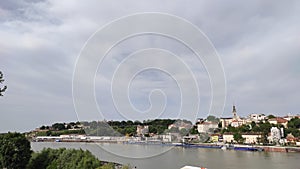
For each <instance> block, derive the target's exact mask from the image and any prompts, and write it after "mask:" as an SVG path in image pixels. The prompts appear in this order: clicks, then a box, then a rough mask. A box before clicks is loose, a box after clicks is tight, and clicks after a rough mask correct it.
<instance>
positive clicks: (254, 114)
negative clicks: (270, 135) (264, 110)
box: [248, 113, 267, 123]
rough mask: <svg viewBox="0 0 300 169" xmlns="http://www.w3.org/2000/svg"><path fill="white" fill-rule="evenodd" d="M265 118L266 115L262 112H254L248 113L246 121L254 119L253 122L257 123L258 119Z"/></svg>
mask: <svg viewBox="0 0 300 169" xmlns="http://www.w3.org/2000/svg"><path fill="white" fill-rule="evenodd" d="M266 119H267V116H266V115H264V114H256V113H252V114H250V115H249V118H248V121H249V122H252V121H254V122H255V123H258V122H260V121H263V122H264V121H265V120H266Z"/></svg>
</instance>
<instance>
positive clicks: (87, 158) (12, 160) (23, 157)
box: [0, 133, 129, 169]
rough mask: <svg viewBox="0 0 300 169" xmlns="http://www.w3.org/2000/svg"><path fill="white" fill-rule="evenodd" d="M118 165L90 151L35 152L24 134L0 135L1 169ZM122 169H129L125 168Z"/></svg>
mask: <svg viewBox="0 0 300 169" xmlns="http://www.w3.org/2000/svg"><path fill="white" fill-rule="evenodd" d="M116 165H118V164H114V163H103V162H101V161H100V160H99V159H97V158H96V157H95V156H94V155H92V154H91V152H89V151H88V150H85V151H84V150H81V149H79V150H75V149H66V148H60V149H50V148H47V149H43V150H42V151H41V152H33V151H31V149H30V142H29V141H28V140H27V139H26V137H25V135H24V134H20V133H6V134H1V135H0V168H7V169H70V168H72V169H82V168H85V169H115V166H116ZM122 169H129V166H123V167H122Z"/></svg>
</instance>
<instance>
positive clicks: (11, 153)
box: [0, 133, 31, 169]
mask: <svg viewBox="0 0 300 169" xmlns="http://www.w3.org/2000/svg"><path fill="white" fill-rule="evenodd" d="M30 157H31V150H30V142H29V141H28V140H27V139H26V137H25V136H24V135H23V134H20V133H7V134H2V135H0V168H7V169H24V168H25V167H26V165H27V163H28V161H29V159H30Z"/></svg>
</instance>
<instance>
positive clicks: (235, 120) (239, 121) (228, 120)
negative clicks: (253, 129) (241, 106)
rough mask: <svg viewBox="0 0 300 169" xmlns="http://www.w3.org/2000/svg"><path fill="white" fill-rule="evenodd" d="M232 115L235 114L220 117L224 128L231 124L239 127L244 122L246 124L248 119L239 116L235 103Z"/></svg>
mask: <svg viewBox="0 0 300 169" xmlns="http://www.w3.org/2000/svg"><path fill="white" fill-rule="evenodd" d="M232 115H233V117H232V118H221V119H220V122H221V124H222V128H226V127H228V126H229V125H231V126H232V127H239V126H241V125H243V124H246V119H242V118H240V117H239V116H238V114H237V111H236V107H235V105H233V107H232Z"/></svg>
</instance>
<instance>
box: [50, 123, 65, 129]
mask: <svg viewBox="0 0 300 169" xmlns="http://www.w3.org/2000/svg"><path fill="white" fill-rule="evenodd" d="M52 128H53V129H55V130H64V129H66V128H65V125H64V124H63V123H55V124H53V125H52Z"/></svg>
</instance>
